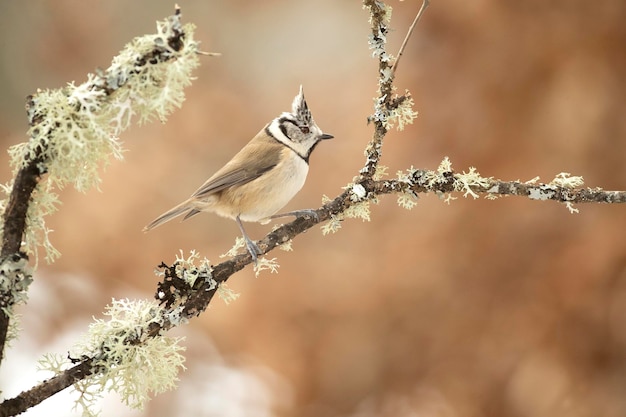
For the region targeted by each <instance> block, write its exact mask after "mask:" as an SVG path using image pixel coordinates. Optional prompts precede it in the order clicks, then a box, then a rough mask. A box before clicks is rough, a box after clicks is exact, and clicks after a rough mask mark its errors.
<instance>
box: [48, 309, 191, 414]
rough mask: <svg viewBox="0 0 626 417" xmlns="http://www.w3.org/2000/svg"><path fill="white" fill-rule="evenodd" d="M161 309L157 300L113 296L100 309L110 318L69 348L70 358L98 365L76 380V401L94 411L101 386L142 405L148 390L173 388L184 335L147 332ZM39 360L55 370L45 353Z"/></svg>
mask: <svg viewBox="0 0 626 417" xmlns="http://www.w3.org/2000/svg"><path fill="white" fill-rule="evenodd" d="M163 313H164V311H163V309H162V308H161V307H160V306H159V305H158V304H157V302H156V301H147V300H137V301H131V300H128V299H125V300H115V299H114V300H113V301H112V303H111V304H110V305H109V306H107V309H106V311H105V313H104V315H105V316H108V319H106V320H104V319H96V320H95V321H94V323H92V324H91V325H90V326H89V331H88V333H87V335H86V336H85V337H84V340H83V341H82V342H80V343H79V344H78V345H77V346H76V347H75V349H73V350H72V356H73V357H77V358H82V357H90V358H93V360H92V367H93V369H96V370H97V372H96V373H95V374H94V375H92V376H91V377H89V378H86V379H84V380H82V381H79V382H77V383H76V384H75V385H74V388H75V390H77V391H78V392H79V393H80V394H81V395H80V398H79V400H78V403H77V404H78V405H80V406H81V407H82V408H83V410H84V411H86V412H87V413H88V414H89V413H92V411H91V410H93V408H94V407H95V404H94V401H97V400H98V399H99V398H100V397H101V396H102V393H104V392H105V391H115V392H117V393H118V394H119V395H120V397H121V399H122V401H123V402H124V404H126V405H127V406H129V407H132V408H137V409H141V408H143V406H144V404H145V402H146V401H147V400H148V399H149V398H150V395H151V394H158V393H161V392H164V391H166V390H170V389H173V388H175V387H176V382H177V381H178V377H177V375H178V373H179V371H180V370H181V369H184V368H185V367H184V365H183V363H184V361H185V358H184V356H182V355H181V354H180V352H181V351H183V350H184V347H182V346H180V342H181V340H182V338H172V337H166V336H163V335H159V336H158V337H150V336H149V335H148V329H149V326H150V325H151V324H157V325H160V324H162V322H163V320H164V319H163ZM40 363H41V364H46V363H47V366H48V368H49V369H50V370H53V371H55V370H56V369H55V366H52V365H54V362H53V361H50V359H49V358H48V359H47V360H44V361H41V362H40ZM56 368H58V365H57V366H56ZM56 371H58V370H56ZM89 415H91V414H89Z"/></svg>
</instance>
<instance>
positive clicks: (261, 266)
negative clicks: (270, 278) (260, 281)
mask: <svg viewBox="0 0 626 417" xmlns="http://www.w3.org/2000/svg"><path fill="white" fill-rule="evenodd" d="M279 267H280V265H278V262H277V261H276V258H272V259H267V258H265V257H263V258H259V259H258V260H257V262H256V264H254V275H255V276H256V277H257V278H258V277H259V275H260V274H261V272H263V271H270V273H271V274H277V273H278V268H279Z"/></svg>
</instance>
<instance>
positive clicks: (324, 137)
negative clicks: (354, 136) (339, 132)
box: [320, 133, 334, 140]
mask: <svg viewBox="0 0 626 417" xmlns="http://www.w3.org/2000/svg"><path fill="white" fill-rule="evenodd" d="M332 138H334V136H333V135H329V134H328V133H322V134H321V135H320V140H326V139H332Z"/></svg>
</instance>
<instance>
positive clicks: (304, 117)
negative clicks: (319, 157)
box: [266, 86, 332, 163]
mask: <svg viewBox="0 0 626 417" xmlns="http://www.w3.org/2000/svg"><path fill="white" fill-rule="evenodd" d="M266 132H267V134H268V135H269V136H271V137H273V138H274V139H276V140H277V141H279V142H280V143H282V144H284V145H285V146H287V147H289V148H290V149H291V150H293V151H294V152H295V153H297V154H298V155H299V156H300V157H301V158H302V159H304V160H305V161H306V162H307V163H308V162H309V156H310V155H311V152H313V149H315V146H317V144H318V143H319V142H320V140H324V139H330V138H332V136H331V135H328V134H325V133H323V132H322V130H321V129H320V128H319V127H318V126H317V125H316V124H315V121H314V120H313V117H312V116H311V112H310V111H309V107H308V106H307V104H306V100H305V99H304V93H303V92H302V86H300V92H299V93H298V95H297V96H296V97H295V98H294V100H293V103H292V105H291V113H286V112H285V113H283V114H281V115H280V116H278V117H277V118H276V119H274V120H272V122H271V123H270V124H269V125H268V126H267V128H266Z"/></svg>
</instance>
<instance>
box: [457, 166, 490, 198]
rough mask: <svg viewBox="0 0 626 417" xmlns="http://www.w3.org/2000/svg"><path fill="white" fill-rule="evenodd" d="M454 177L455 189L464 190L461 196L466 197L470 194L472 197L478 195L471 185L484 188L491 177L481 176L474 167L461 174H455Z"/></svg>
mask: <svg viewBox="0 0 626 417" xmlns="http://www.w3.org/2000/svg"><path fill="white" fill-rule="evenodd" d="M454 177H455V179H456V182H455V184H454V188H455V190H456V191H464V193H463V197H465V198H467V196H471V197H472V198H474V199H476V198H478V197H479V196H478V194H477V193H476V192H474V190H472V187H479V188H486V187H487V186H489V184H490V183H491V180H492V179H493V178H492V177H489V178H484V177H482V176H481V175H480V173H479V172H478V170H476V168H474V167H470V168H469V171H468V172H465V171H463V172H462V173H461V174H455V176H454Z"/></svg>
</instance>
